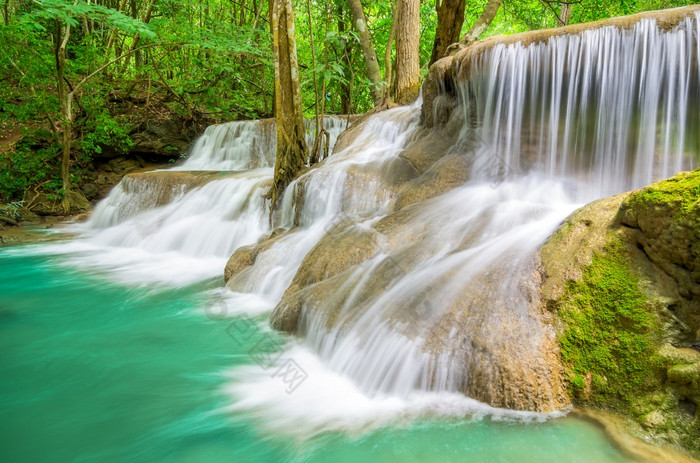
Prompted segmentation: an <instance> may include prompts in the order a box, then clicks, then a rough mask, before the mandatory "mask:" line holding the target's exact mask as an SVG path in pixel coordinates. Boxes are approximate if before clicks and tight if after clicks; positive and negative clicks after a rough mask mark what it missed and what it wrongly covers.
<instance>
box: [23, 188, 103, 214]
mask: <svg viewBox="0 0 700 463" xmlns="http://www.w3.org/2000/svg"><path fill="white" fill-rule="evenodd" d="M67 195H68V202H69V205H70V208H69V210H68V211H65V210H64V208H63V201H62V199H61V198H60V197H59V195H56V194H49V193H36V194H35V195H34V196H33V197H32V198H31V199H29V200H28V201H27V202H26V206H25V207H26V208H27V209H28V210H29V211H31V212H32V213H34V214H37V215H40V216H48V215H52V216H65V215H76V214H82V213H85V212H89V211H91V210H92V205H91V204H90V201H88V200H87V198H86V197H85V195H83V193H82V192H80V191H74V190H73V191H69V192H68V193H67Z"/></svg>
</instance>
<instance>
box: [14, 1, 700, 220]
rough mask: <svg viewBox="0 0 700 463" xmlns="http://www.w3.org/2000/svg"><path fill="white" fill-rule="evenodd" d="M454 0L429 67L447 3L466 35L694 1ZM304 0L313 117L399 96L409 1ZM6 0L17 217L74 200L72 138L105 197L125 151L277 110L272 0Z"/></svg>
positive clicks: (429, 24)
mask: <svg viewBox="0 0 700 463" xmlns="http://www.w3.org/2000/svg"><path fill="white" fill-rule="evenodd" d="M400 1H402V0H399V2H400ZM442 2H444V3H441V2H440V0H436V1H420V2H418V1H417V0H416V3H417V4H418V8H419V17H418V18H416V21H418V22H419V24H418V29H419V31H420V36H419V46H418V50H419V60H418V62H419V64H420V73H421V76H424V75H425V74H426V73H427V72H428V67H429V65H430V64H431V62H432V61H434V59H435V52H434V48H435V47H436V43H435V41H436V31H437V30H438V22H439V15H438V12H439V11H441V8H442V13H441V15H444V14H445V11H449V12H454V11H456V10H461V9H462V8H463V9H464V21H463V24H462V25H461V29H460V30H459V34H458V35H459V37H463V36H464V35H465V34H466V33H467V32H468V31H470V30H472V26H473V25H474V24H475V23H476V22H477V21H478V20H479V19H480V18H482V14H483V13H484V12H485V10H488V9H489V8H491V9H492V10H494V12H495V15H491V16H492V17H491V18H489V19H491V21H490V22H489V23H488V27H486V29H485V30H483V31H481V30H479V31H478V32H479V37H480V38H484V37H487V36H491V35H499V34H511V33H517V32H523V31H527V30H534V29H543V28H549V27H556V26H559V25H565V24H574V23H580V22H587V21H593V20H598V19H603V18H608V17H612V16H619V15H625V14H632V13H636V12H641V11H648V10H655V9H662V8H671V7H677V6H683V5H690V4H691V3H692V2H690V1H682V0H680V1H678V0H669V1H664V0H643V1H636V2H635V1H626V0H577V1H571V2H555V1H550V0H505V1H498V0H490V1H487V0H468V1H466V2H465V0H442ZM448 2H449V3H448ZM293 5H294V12H295V28H296V46H297V53H298V62H299V70H300V81H301V97H302V110H303V113H304V115H305V116H307V117H313V116H314V115H315V114H316V112H317V111H322V112H323V113H325V114H356V113H362V112H365V111H368V110H370V109H372V108H373V107H374V106H375V104H376V103H377V101H378V100H377V96H378V94H383V95H385V96H386V97H388V98H392V97H393V96H395V95H394V93H393V92H394V90H395V88H396V81H395V79H396V77H395V73H394V74H393V75H392V72H391V69H392V68H393V67H395V66H396V49H395V43H396V40H394V37H395V35H396V32H397V30H399V31H400V30H402V27H400V25H397V24H396V20H395V18H397V14H396V10H397V1H396V0H394V1H391V0H378V1H377V0H373V1H363V2H361V3H360V1H359V0H348V1H346V0H330V1H317V0H295V1H294V2H293ZM358 5H361V7H362V8H361V10H362V13H363V14H364V16H365V21H366V26H367V28H366V30H367V31H368V32H369V36H368V38H369V43H370V45H371V47H372V48H373V50H374V52H375V54H376V64H377V66H378V68H379V72H380V75H381V79H382V82H376V75H375V82H373V81H372V80H371V78H370V77H369V75H371V72H369V73H368V68H367V65H366V57H365V56H364V55H363V52H365V53H366V51H367V50H363V47H362V45H363V44H362V32H363V31H362V29H363V28H362V26H361V25H358V22H357V21H356V18H357V10H356V11H354V12H353V10H352V8H353V6H354V7H355V8H358ZM494 8H495V9H494ZM0 9H1V10H2V26H1V27H0V203H4V205H2V206H0V215H4V216H5V217H12V212H13V211H14V210H16V209H19V208H20V207H22V205H26V203H27V202H28V201H31V200H32V198H36V197H38V196H42V197H45V198H48V199H52V198H55V199H57V200H60V199H61V198H62V196H63V195H65V194H66V192H65V190H64V189H63V185H64V184H65V183H62V178H61V159H62V156H64V155H66V153H63V149H62V147H63V146H65V143H66V142H68V143H69V146H70V149H69V152H68V154H67V155H68V156H69V157H70V160H69V163H70V170H69V172H68V175H69V180H70V184H71V185H75V186H76V187H77V188H79V189H80V190H81V191H82V193H84V195H85V196H86V197H87V198H88V199H90V200H95V199H98V198H99V197H100V196H101V195H103V194H104V191H105V188H106V187H107V186H110V187H111V184H112V183H113V182H111V183H110V182H109V181H105V183H107V184H109V185H105V187H104V188H99V182H98V177H100V175H102V174H101V173H100V172H102V171H101V169H102V170H104V169H106V170H107V171H109V172H115V178H116V177H118V175H116V174H119V175H121V174H123V173H124V172H121V171H119V168H117V167H116V166H115V165H112V166H108V164H109V163H110V162H112V164H114V162H113V161H114V160H115V159H116V158H119V157H120V156H124V155H127V154H128V155H130V156H131V157H133V158H134V159H137V160H138V166H140V167H145V166H147V165H149V164H158V163H161V164H162V163H167V162H174V161H176V160H177V159H178V158H180V157H183V156H185V155H186V146H187V144H188V143H189V142H191V140H192V139H193V138H194V137H195V136H196V135H198V134H200V133H201V132H202V131H203V129H204V128H205V127H206V126H207V125H210V124H213V123H218V122H224V121H235V120H242V119H258V118H266V117H272V116H273V106H274V91H273V89H274V65H273V53H272V34H271V31H270V19H271V18H270V8H269V4H268V2H266V1H264V0H4V2H3V3H2V4H1V5H0ZM353 13H355V16H353ZM392 25H393V27H392ZM365 45H366V42H365ZM375 72H376V71H375ZM384 80H386V81H387V82H383V81H384ZM385 103H386V102H385ZM67 104H68V107H66V105H67ZM163 139H164V140H165V141H164V140H163ZM154 141H157V143H155V145H154ZM120 159H121V158H120ZM105 166H107V167H105ZM133 168H134V165H133V164H130V165H128V166H126V167H122V168H121V170H124V171H126V170H130V169H133ZM104 175H106V174H104ZM104 175H103V176H104ZM28 193H31V195H30V196H31V197H28Z"/></svg>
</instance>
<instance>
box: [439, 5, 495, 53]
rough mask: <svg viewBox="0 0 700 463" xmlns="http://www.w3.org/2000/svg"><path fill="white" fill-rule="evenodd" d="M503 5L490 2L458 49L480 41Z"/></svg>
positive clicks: (460, 42)
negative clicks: (480, 37)
mask: <svg viewBox="0 0 700 463" xmlns="http://www.w3.org/2000/svg"><path fill="white" fill-rule="evenodd" d="M501 3H503V0H489V2H488V3H487V4H486V6H485V7H484V11H482V12H481V16H479V19H477V20H476V22H475V23H474V25H472V27H471V29H469V32H467V33H466V34H465V35H464V37H462V39H461V40H460V41H459V46H458V49H459V48H465V47H468V46H469V45H471V44H472V43H474V42H476V41H477V40H478V39H479V36H480V35H481V34H483V33H484V31H485V30H486V28H487V27H489V24H491V21H493V18H495V17H496V13H498V9H499V8H500V7H501ZM450 48H451V47H450ZM448 53H449V50H448Z"/></svg>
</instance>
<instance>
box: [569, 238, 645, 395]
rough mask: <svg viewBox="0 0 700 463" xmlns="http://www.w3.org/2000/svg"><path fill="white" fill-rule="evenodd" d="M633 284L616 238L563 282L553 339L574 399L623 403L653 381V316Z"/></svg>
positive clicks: (634, 279) (635, 280) (642, 296)
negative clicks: (559, 327)
mask: <svg viewBox="0 0 700 463" xmlns="http://www.w3.org/2000/svg"><path fill="white" fill-rule="evenodd" d="M638 285H639V281H638V279H637V277H636V276H635V275H634V274H633V272H632V271H631V270H630V268H629V265H628V264H627V258H626V251H625V249H624V246H623V245H622V243H621V242H619V241H617V240H613V241H611V242H610V243H609V244H608V245H607V246H606V248H605V251H604V252H602V253H599V254H596V255H595V256H594V257H593V260H592V263H591V265H589V266H588V267H586V268H585V269H584V271H583V278H582V279H581V280H580V281H575V282H569V284H568V285H567V287H566V291H565V293H564V295H563V297H562V300H561V301H562V304H561V306H560V309H559V315H560V317H561V319H562V321H563V322H564V323H565V324H566V328H565V330H564V332H563V333H562V335H561V336H560V340H559V341H560V346H561V354H562V360H563V361H564V364H565V366H566V368H567V371H568V374H569V378H570V382H571V390H572V394H573V396H574V399H576V400H577V401H579V402H586V403H590V404H606V405H607V406H610V405H613V406H615V407H622V408H629V406H630V404H631V398H632V397H633V396H634V394H635V393H636V392H638V391H640V390H645V389H648V388H649V387H650V386H653V384H652V383H653V381H654V378H655V375H654V374H653V371H654V370H655V369H656V361H655V356H654V355H653V353H654V351H655V338H656V331H657V330H656V328H655V326H656V324H657V323H656V322H657V318H656V315H655V314H654V313H652V311H650V310H648V305H647V303H646V302H647V301H646V298H645V296H644V295H643V294H642V292H641V291H640V289H639V287H638ZM650 373H651V374H650ZM584 378H586V379H587V380H584Z"/></svg>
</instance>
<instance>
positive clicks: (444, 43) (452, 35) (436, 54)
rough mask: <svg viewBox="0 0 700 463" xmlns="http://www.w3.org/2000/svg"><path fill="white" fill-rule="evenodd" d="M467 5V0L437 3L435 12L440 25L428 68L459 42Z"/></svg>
mask: <svg viewBox="0 0 700 463" xmlns="http://www.w3.org/2000/svg"><path fill="white" fill-rule="evenodd" d="M465 4H466V1H465V0H442V1H440V0H437V1H436V3H435V11H437V20H438V24H437V30H436V31H435V41H434V42H433V53H432V55H431V56H430V64H429V65H428V66H431V65H432V64H433V63H434V62H435V61H437V60H439V59H440V58H442V57H443V56H445V52H446V51H447V47H449V46H450V45H452V44H453V43H455V42H458V41H459V34H460V33H461V32H462V24H464V6H465Z"/></svg>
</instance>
